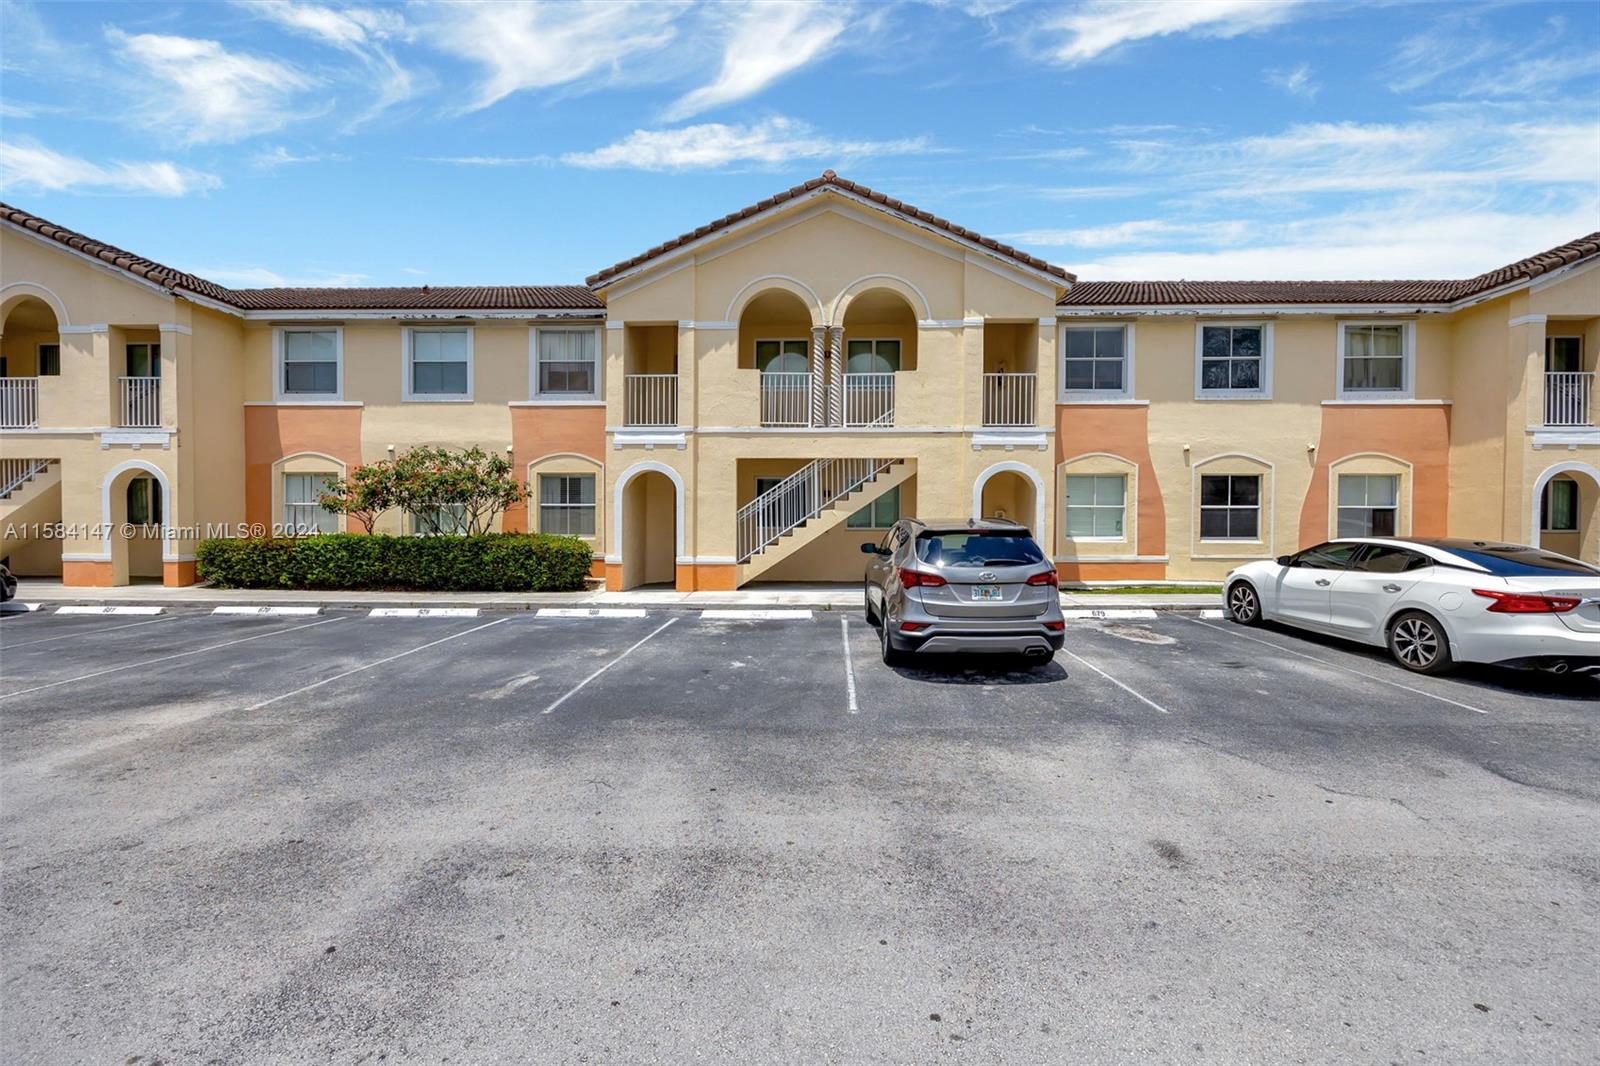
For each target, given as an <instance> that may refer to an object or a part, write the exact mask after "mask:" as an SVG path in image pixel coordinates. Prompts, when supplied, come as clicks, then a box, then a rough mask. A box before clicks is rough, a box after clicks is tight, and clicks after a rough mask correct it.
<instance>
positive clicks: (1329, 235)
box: [1071, 196, 1600, 281]
mask: <svg viewBox="0 0 1600 1066" xmlns="http://www.w3.org/2000/svg"><path fill="white" fill-rule="evenodd" d="M1597 214H1600V201H1597V200H1596V199H1595V198H1594V197H1593V196H1588V197H1582V198H1579V199H1576V200H1573V201H1569V202H1566V203H1563V204H1556V205H1551V206H1550V207H1548V208H1545V209H1542V210H1528V211H1506V210H1495V209H1492V208H1484V207H1481V206H1473V205H1471V204H1463V205H1460V206H1448V207H1446V208H1444V209H1442V210H1441V209H1440V207H1439V205H1438V204H1437V203H1431V202H1417V201H1414V200H1409V199H1408V200H1406V201H1403V202H1400V203H1393V204H1388V205H1385V206H1383V207H1381V208H1377V209H1364V210H1358V211H1352V212H1348V213H1344V214H1339V215H1333V216H1330V217H1325V218H1317V219H1303V220H1296V221H1292V222H1285V223H1262V222H1260V221H1259V220H1239V221H1238V226H1239V227H1240V229H1241V231H1242V234H1241V236H1240V238H1239V239H1238V240H1236V241H1234V242H1233V243H1232V244H1230V245H1227V246H1221V247H1217V246H1213V247H1203V248H1196V249H1188V250H1183V251H1154V250H1151V251H1129V252H1122V253H1118V254H1113V255H1109V256H1104V257H1101V258H1096V259H1092V260H1089V261H1079V262H1073V263H1072V264H1071V266H1072V269H1073V270H1075V271H1076V272H1077V274H1078V276H1079V277H1081V278H1093V279H1096V280H1106V281H1118V280H1131V279H1141V278H1142V279H1149V278H1186V279H1190V280H1198V279H1223V278H1227V279H1259V278H1274V279H1283V280H1327V279H1339V278H1461V277H1470V276H1472V275H1473V274H1477V273H1480V272H1482V271H1485V270H1491V269H1493V268H1494V267H1497V266H1502V265H1504V264H1505V263H1508V262H1512V261H1515V260H1516V259H1519V258H1521V257H1522V256H1525V255H1532V254H1533V253H1535V252H1541V251H1543V250H1544V249H1546V248H1552V247H1554V246H1555V245H1558V244H1561V243H1563V242H1565V241H1569V240H1571V239H1572V238H1574V237H1576V236H1579V235H1581V234H1583V233H1587V232H1590V231H1592V230H1593V228H1594V220H1595V218H1596V215H1597Z"/></svg>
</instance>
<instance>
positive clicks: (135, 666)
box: [0, 618, 339, 700]
mask: <svg viewBox="0 0 1600 1066" xmlns="http://www.w3.org/2000/svg"><path fill="white" fill-rule="evenodd" d="M337 621H339V619H337V618H324V619H322V620H321V621H319V622H307V623H306V624H305V625H303V626H290V627H289V628H288V629H274V630H273V631H272V632H270V633H257V634H255V635H254V636H249V637H240V638H239V639H238V640H225V641H223V642H222V643H221V644H207V645H206V646H205V647H203V648H191V649H189V650H188V651H179V652H174V653H172V654H171V655H160V656H157V657H156V658H154V659H140V660H139V661H138V662H131V663H123V664H122V665H121V666H112V667H108V668H106V669H104V670H96V671H95V672H94V673H92V674H79V675H78V676H77V677H69V678H65V679H63V680H61V681H52V682H50V683H49V684H46V685H35V686H33V687H32V688H25V689H19V690H18V691H16V692H6V693H0V700H9V699H10V698H11V697H13V696H26V695H27V694H28V693H30V692H42V691H44V690H45V689H47V688H56V687H58V686H60V685H70V684H72V683H73V682H74V681H87V680H89V679H90V678H91V677H103V676H105V675H106V674H115V673H118V672H120V671H122V670H142V669H144V668H145V667H147V666H153V665H155V664H156V663H164V662H166V661H168V660H169V659H183V658H187V657H188V656H190V655H199V654H201V653H202V652H208V651H216V650H217V649H218V648H231V647H233V646H234V645H235V644H245V643H248V642H250V641H252V640H265V639H266V638H268V637H281V636H283V635H284V634H285V633H293V632H295V631H296V630H298V629H310V628H312V627H313V626H325V625H327V624H328V623H329V622H337Z"/></svg>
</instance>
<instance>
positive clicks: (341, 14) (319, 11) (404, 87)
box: [235, 0, 418, 124]
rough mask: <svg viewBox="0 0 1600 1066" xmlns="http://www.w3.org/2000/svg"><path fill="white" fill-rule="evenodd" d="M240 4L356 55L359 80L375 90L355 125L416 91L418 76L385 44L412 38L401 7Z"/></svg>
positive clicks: (240, 0) (285, 0) (270, 0)
mask: <svg viewBox="0 0 1600 1066" xmlns="http://www.w3.org/2000/svg"><path fill="white" fill-rule="evenodd" d="M235 3H236V4H237V6H239V7H241V8H244V9H245V10H247V11H250V12H251V13H252V14H255V15H257V16H258V17H260V18H263V19H266V20H267V21H269V22H272V23H274V24H276V25H278V26H280V27H282V28H283V29H285V30H287V31H288V32H290V33H293V34H296V35H297V36H300V37H305V38H309V39H311V40H314V41H318V42H320V43H322V44H324V45H327V46H328V47H330V48H335V49H338V50H340V51H342V52H345V53H347V54H349V55H351V56H354V57H355V58H356V60H357V61H358V62H359V64H360V79H359V80H360V83H361V85H362V86H363V87H364V88H366V89H369V90H371V91H372V92H373V93H374V97H373V100H372V102H371V104H370V105H369V106H368V107H367V108H366V110H365V111H363V112H362V113H361V114H360V115H358V116H356V118H355V119H354V120H353V123H352V124H359V123H361V122H364V121H366V120H367V119H370V118H372V117H374V116H376V115H378V114H380V113H381V112H383V111H385V110H387V109H388V108H390V107H392V106H394V105H395V104H398V103H401V102H403V101H405V100H408V99H410V98H411V97H412V96H414V95H416V93H417V91H418V78H417V77H416V76H415V75H414V74H413V72H412V71H411V70H410V69H408V68H407V67H405V66H403V65H402V64H401V63H400V62H399V61H398V60H397V59H396V58H395V56H394V53H393V51H392V50H391V49H390V48H389V47H388V45H387V43H386V42H388V41H391V40H409V39H411V37H412V36H413V34H412V31H411V27H410V26H409V25H408V24H407V22H406V19H405V16H404V15H403V14H402V13H401V12H400V11H398V10H393V9H388V8H374V7H338V8H335V7H328V6H325V5H322V4H315V3H295V2H289V0H235Z"/></svg>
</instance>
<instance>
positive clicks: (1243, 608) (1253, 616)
mask: <svg viewBox="0 0 1600 1066" xmlns="http://www.w3.org/2000/svg"><path fill="white" fill-rule="evenodd" d="M1228 618H1229V620H1231V621H1234V622H1237V623H1238V624H1239V625H1242V626H1258V625H1260V624H1261V595H1260V593H1258V592H1256V587H1255V586H1254V585H1252V584H1250V582H1248V581H1235V582H1234V583H1233V584H1231V585H1229V586H1228Z"/></svg>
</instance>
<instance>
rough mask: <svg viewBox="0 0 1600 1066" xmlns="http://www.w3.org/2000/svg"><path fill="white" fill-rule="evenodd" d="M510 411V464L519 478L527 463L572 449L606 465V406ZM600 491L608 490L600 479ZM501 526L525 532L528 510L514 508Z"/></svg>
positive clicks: (505, 528) (506, 529)
mask: <svg viewBox="0 0 1600 1066" xmlns="http://www.w3.org/2000/svg"><path fill="white" fill-rule="evenodd" d="M510 410H511V465H512V468H513V469H514V470H515V471H516V475H517V477H519V478H521V477H525V476H526V475H527V472H528V464H529V463H531V462H533V461H534V460H535V459H543V458H544V457H545V456H547V455H554V454H556V453H559V452H569V453H571V454H573V455H582V456H586V457H587V458H590V459H593V460H594V461H595V462H597V463H599V464H601V465H602V466H604V465H605V461H606V409H605V408H604V407H598V406H597V407H513V408H511V409H510ZM598 488H599V490H600V491H602V492H604V491H605V480H604V479H603V478H602V479H600V482H599V486H598ZM501 528H502V529H504V530H505V531H506V532H507V533H525V532H527V529H528V509H527V508H526V507H513V508H511V509H510V510H509V511H507V512H506V513H505V517H504V518H503V519H502V525H501Z"/></svg>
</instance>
